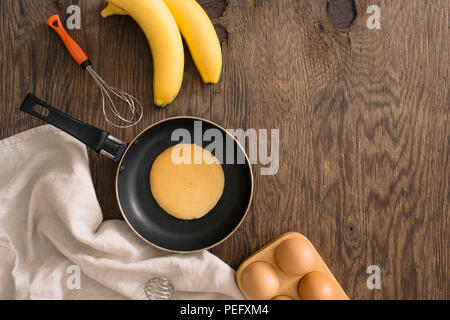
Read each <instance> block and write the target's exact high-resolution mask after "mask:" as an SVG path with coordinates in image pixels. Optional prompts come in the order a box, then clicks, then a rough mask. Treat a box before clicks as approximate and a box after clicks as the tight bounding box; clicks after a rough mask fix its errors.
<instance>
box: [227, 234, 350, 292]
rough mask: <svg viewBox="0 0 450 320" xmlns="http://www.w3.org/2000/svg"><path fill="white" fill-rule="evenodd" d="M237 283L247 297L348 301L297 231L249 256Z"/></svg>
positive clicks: (277, 239) (315, 251)
mask: <svg viewBox="0 0 450 320" xmlns="http://www.w3.org/2000/svg"><path fill="white" fill-rule="evenodd" d="M236 282H237V284H238V286H239V289H240V290H241V292H242V294H243V295H244V297H245V298H246V299H248V300H269V299H273V300H321V299H323V300H349V298H348V296H347V295H346V293H345V292H344V290H343V289H342V288H341V286H340V285H339V283H338V281H337V280H336V278H335V277H334V276H333V274H332V273H331V271H330V270H329V269H328V267H327V265H326V264H325V262H324V261H323V259H322V257H321V256H320V255H319V253H318V252H317V250H316V249H315V248H314V246H313V245H312V243H311V242H310V241H309V240H308V239H307V238H306V237H304V236H303V235H301V234H300V233H297V232H288V233H285V234H282V235H281V236H279V237H278V238H276V239H275V240H273V241H271V242H270V243H268V244H267V245H265V246H264V247H262V248H261V249H259V250H258V251H256V252H255V253H254V254H252V255H251V256H250V257H248V258H247V259H246V260H245V261H244V262H243V263H242V264H241V265H240V266H239V268H238V270H237V272H236Z"/></svg>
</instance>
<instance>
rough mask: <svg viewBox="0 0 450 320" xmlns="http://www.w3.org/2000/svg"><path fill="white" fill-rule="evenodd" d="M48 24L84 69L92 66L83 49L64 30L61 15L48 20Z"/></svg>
mask: <svg viewBox="0 0 450 320" xmlns="http://www.w3.org/2000/svg"><path fill="white" fill-rule="evenodd" d="M47 24H48V25H49V26H50V27H51V28H52V29H53V30H55V31H56V33H57V34H58V35H59V36H60V38H61V39H62V41H63V42H64V45H65V46H66V48H67V50H68V51H69V52H70V54H71V55H72V57H73V58H74V59H75V61H76V62H77V63H78V64H79V65H80V66H81V67H82V68H83V69H85V68H86V67H87V66H89V65H90V64H91V62H90V61H89V58H88V57H87V55H86V53H84V51H83V49H81V48H80V46H79V45H78V44H77V43H76V42H75V40H73V38H72V37H71V36H70V35H69V34H68V33H67V31H66V29H64V27H63V25H62V23H61V20H60V19H59V15H57V14H55V15H53V16H51V17H50V18H48V20H47Z"/></svg>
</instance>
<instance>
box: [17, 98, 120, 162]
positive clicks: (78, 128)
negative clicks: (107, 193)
mask: <svg viewBox="0 0 450 320" xmlns="http://www.w3.org/2000/svg"><path fill="white" fill-rule="evenodd" d="M20 110H22V111H23V112H26V113H29V114H31V115H32V116H35V117H36V118H39V119H41V120H43V121H45V122H47V123H49V124H51V125H53V126H55V127H57V128H59V129H61V130H62V131H64V132H66V133H68V134H70V135H71V136H72V137H74V138H75V139H77V140H79V141H81V142H82V143H84V144H85V145H87V146H88V147H90V148H92V149H94V150H95V151H96V152H98V153H100V154H103V155H105V156H107V157H109V158H111V159H114V160H115V161H117V162H118V161H120V159H121V158H122V155H123V153H124V152H125V149H126V148H127V144H126V143H124V142H122V141H120V140H119V139H117V138H115V137H113V136H111V135H110V134H109V133H108V132H106V131H103V130H100V129H98V128H96V127H93V126H90V125H88V124H86V123H84V122H81V121H79V120H76V119H74V118H72V117H70V116H69V115H67V114H65V113H64V112H61V111H59V110H57V109H55V108H53V107H52V106H50V105H48V104H47V103H45V102H43V101H42V100H40V99H38V98H37V97H35V96H34V95H32V94H31V93H29V94H28V95H27V96H26V97H25V99H24V100H23V102H22V105H21V106H20Z"/></svg>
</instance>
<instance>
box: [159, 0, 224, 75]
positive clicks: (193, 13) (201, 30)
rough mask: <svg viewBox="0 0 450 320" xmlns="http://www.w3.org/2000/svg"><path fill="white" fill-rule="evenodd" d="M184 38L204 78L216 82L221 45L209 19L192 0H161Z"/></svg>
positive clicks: (220, 60)
mask: <svg viewBox="0 0 450 320" xmlns="http://www.w3.org/2000/svg"><path fill="white" fill-rule="evenodd" d="M163 1H164V3H165V4H166V5H167V7H168V8H169V10H170V12H171V13H172V15H173V17H174V18H175V21H176V23H177V25H178V28H180V31H181V34H182V35H183V37H184V40H185V41H186V43H187V45H188V47H189V51H190V52H191V56H192V59H193V60H194V63H195V65H196V67H197V69H198V71H199V72H200V76H201V77H202V80H203V82H205V83H217V82H218V81H219V78H220V73H221V71H222V49H221V47H220V42H219V39H218V37H217V34H216V30H215V29H214V26H213V24H212V23H211V20H210V19H209V17H208V15H207V14H206V12H205V11H204V10H203V9H202V7H201V6H200V5H199V4H198V3H197V1H195V0H163Z"/></svg>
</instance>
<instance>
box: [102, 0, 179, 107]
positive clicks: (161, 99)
mask: <svg viewBox="0 0 450 320" xmlns="http://www.w3.org/2000/svg"><path fill="white" fill-rule="evenodd" d="M114 14H119V15H126V14H128V15H130V16H131V17H132V18H133V19H134V20H135V21H136V22H137V24H138V25H139V26H140V27H141V29H142V31H143V32H144V34H145V36H146V37H147V40H148V42H149V44H150V48H151V51H152V56H153V96H154V102H155V104H156V105H157V106H160V107H164V106H166V105H168V104H169V103H171V102H172V101H173V100H174V99H175V97H176V96H177V94H178V92H179V91H180V88H181V82H182V80H183V71H184V51H183V42H182V40H181V35H180V31H179V29H178V27H177V24H176V22H175V20H174V18H173V16H172V14H171V13H170V11H169V9H168V8H167V6H166V5H165V4H164V2H163V1H162V0H108V5H107V6H106V8H105V9H104V10H103V11H102V12H101V15H102V17H103V18H106V17H108V16H110V15H114Z"/></svg>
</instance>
